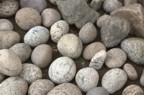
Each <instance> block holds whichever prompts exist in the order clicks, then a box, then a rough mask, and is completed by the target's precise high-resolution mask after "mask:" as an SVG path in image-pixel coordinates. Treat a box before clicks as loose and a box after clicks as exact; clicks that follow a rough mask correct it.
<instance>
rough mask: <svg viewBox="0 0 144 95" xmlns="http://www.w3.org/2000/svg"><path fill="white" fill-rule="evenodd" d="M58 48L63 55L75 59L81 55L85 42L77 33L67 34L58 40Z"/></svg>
mask: <svg viewBox="0 0 144 95" xmlns="http://www.w3.org/2000/svg"><path fill="white" fill-rule="evenodd" d="M57 48H58V51H59V52H60V54H61V55H63V56H68V57H70V58H73V59H75V58H78V57H79V56H80V55H81V53H82V50H83V44H82V41H81V39H80V38H79V37H77V36H76V35H74V34H66V35H64V36H63V37H62V38H61V39H60V40H59V41H58V44H57Z"/></svg>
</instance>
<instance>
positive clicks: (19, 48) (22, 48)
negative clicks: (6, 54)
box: [10, 43, 32, 62]
mask: <svg viewBox="0 0 144 95" xmlns="http://www.w3.org/2000/svg"><path fill="white" fill-rule="evenodd" d="M10 50H11V51H12V52H14V53H15V54H16V55H17V56H18V57H19V58H20V60H21V61H22V62H25V61H27V60H28V58H29V57H30V55H31V52H32V49H31V47H30V46H29V45H27V44H25V43H17V44H15V45H13V46H12V47H11V48H10Z"/></svg>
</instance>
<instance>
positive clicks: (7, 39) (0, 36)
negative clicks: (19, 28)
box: [0, 31, 20, 49]
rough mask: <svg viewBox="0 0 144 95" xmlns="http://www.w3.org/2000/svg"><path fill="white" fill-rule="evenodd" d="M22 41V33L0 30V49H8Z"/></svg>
mask: <svg viewBox="0 0 144 95" xmlns="http://www.w3.org/2000/svg"><path fill="white" fill-rule="evenodd" d="M19 41H20V35H19V34H18V33H17V32H14V31H0V49H8V48H10V47H12V46H13V45H15V44H17V43H18V42H19Z"/></svg>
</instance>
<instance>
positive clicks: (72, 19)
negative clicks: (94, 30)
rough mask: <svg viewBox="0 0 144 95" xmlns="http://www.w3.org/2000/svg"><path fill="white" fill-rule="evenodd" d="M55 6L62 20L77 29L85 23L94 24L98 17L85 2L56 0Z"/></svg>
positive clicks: (83, 0)
mask: <svg viewBox="0 0 144 95" xmlns="http://www.w3.org/2000/svg"><path fill="white" fill-rule="evenodd" d="M57 6H58V9H59V10H60V12H61V14H62V17H63V18H64V20H66V21H67V22H68V23H69V24H75V25H76V27H77V28H79V29H80V28H81V27H82V26H83V25H85V24H86V23H87V22H92V23H94V22H95V21H96V20H97V19H98V17H99V16H100V14H99V13H98V12H96V11H95V10H93V9H92V8H90V7H89V5H88V4H87V2H86V1H85V0H58V1H57Z"/></svg>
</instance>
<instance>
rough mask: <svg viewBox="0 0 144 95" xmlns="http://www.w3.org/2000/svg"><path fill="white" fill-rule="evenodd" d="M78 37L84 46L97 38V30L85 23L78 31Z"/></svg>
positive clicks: (91, 24) (89, 23)
mask: <svg viewBox="0 0 144 95" xmlns="http://www.w3.org/2000/svg"><path fill="white" fill-rule="evenodd" d="M79 37H80V38H81V40H82V42H83V43H84V44H89V43H91V42H93V41H94V40H95V39H96V37H97V29H96V27H95V26H94V25H93V23H91V22H88V23H86V24H85V25H84V26H83V27H82V28H81V29H80V31H79Z"/></svg>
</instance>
